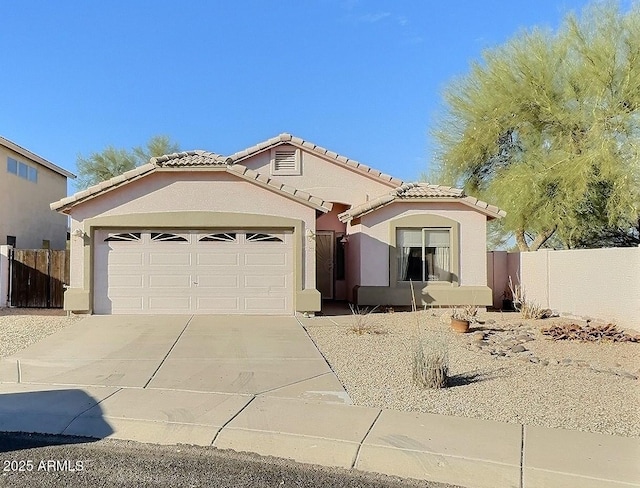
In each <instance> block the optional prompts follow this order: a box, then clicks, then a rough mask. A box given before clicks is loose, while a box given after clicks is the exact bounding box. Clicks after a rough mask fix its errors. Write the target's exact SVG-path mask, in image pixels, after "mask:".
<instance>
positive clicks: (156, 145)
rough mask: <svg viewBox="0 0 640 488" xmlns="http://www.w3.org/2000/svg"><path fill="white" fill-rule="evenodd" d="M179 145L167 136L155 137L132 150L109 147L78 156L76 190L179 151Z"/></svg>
mask: <svg viewBox="0 0 640 488" xmlns="http://www.w3.org/2000/svg"><path fill="white" fill-rule="evenodd" d="M179 150H180V149H179V146H178V144H177V143H175V142H173V141H172V140H171V139H170V138H169V137H167V136H154V137H152V138H151V139H149V141H148V142H147V144H146V145H145V146H138V147H134V148H133V149H131V150H126V149H117V148H115V147H113V146H108V147H107V148H105V149H104V150H103V151H101V152H98V153H92V154H90V155H89V157H86V158H85V157H83V156H82V155H79V156H78V159H77V161H76V165H77V167H78V179H77V180H76V188H77V189H78V190H83V189H85V188H87V187H89V186H91V185H95V184H97V183H100V182H101V181H105V180H108V179H109V178H113V177H114V176H118V175H120V174H122V173H124V172H125V171H129V170H131V169H133V168H135V167H136V166H140V165H142V164H145V163H147V162H149V159H150V158H152V157H156V156H162V155H164V154H171V153H174V152H177V151H179Z"/></svg>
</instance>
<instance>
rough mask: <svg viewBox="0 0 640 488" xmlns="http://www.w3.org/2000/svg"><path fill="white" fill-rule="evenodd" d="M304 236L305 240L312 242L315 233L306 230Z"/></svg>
mask: <svg viewBox="0 0 640 488" xmlns="http://www.w3.org/2000/svg"><path fill="white" fill-rule="evenodd" d="M305 235H306V236H307V239H309V240H312V239H315V238H316V233H315V232H313V231H312V230H311V229H307V231H306V232H305Z"/></svg>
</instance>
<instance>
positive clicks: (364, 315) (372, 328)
mask: <svg viewBox="0 0 640 488" xmlns="http://www.w3.org/2000/svg"><path fill="white" fill-rule="evenodd" d="M349 308H350V309H351V316H352V317H353V325H352V326H351V328H350V329H349V330H351V332H353V333H354V334H357V335H364V334H375V335H380V334H386V333H387V331H386V330H385V329H384V328H383V327H380V326H379V325H378V324H376V323H375V321H372V319H371V317H369V315H370V314H372V313H373V312H375V311H376V310H377V308H378V307H377V306H375V307H373V308H372V309H371V310H370V309H369V307H365V308H360V307H358V306H357V305H353V304H351V303H350V304H349Z"/></svg>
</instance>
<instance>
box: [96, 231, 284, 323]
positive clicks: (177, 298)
mask: <svg viewBox="0 0 640 488" xmlns="http://www.w3.org/2000/svg"><path fill="white" fill-rule="evenodd" d="M105 239H106V241H105ZM220 239H223V240H220ZM177 240H179V241H181V242H177ZM94 276H95V282H94V312H95V313H107V314H108V313H114V314H115V313H220V314H234V313H271V314H290V313H292V312H293V240H292V234H291V232H283V231H280V230H279V231H273V232H272V233H269V231H268V230H264V231H260V233H257V232H256V231H242V230H239V231H232V232H226V233H224V234H221V233H220V232H212V233H207V231H204V232H203V231H192V232H185V231H179V233H176V234H172V233H171V231H154V230H140V231H137V230H136V231H133V232H132V231H118V230H109V231H106V230H105V231H99V232H97V233H96V235H95V267H94Z"/></svg>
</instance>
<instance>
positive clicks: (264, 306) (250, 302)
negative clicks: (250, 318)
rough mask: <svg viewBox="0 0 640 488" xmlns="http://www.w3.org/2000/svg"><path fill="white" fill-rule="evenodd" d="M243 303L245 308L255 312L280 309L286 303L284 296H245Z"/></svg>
mask: <svg viewBox="0 0 640 488" xmlns="http://www.w3.org/2000/svg"><path fill="white" fill-rule="evenodd" d="M244 303H245V308H246V309H247V310H249V311H255V312H259V311H261V310H269V311H277V310H282V309H283V308H285V307H286V305H287V302H286V299H284V298H245V300H244Z"/></svg>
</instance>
